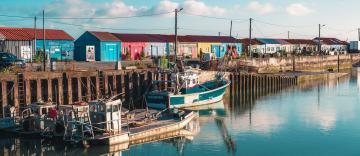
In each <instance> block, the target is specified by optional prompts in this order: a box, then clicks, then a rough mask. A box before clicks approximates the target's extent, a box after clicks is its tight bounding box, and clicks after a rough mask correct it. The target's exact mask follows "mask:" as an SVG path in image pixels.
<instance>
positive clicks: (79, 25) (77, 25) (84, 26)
mask: <svg viewBox="0 0 360 156" xmlns="http://www.w3.org/2000/svg"><path fill="white" fill-rule="evenodd" d="M48 22H52V23H57V24H63V25H70V26H76V27H82V28H97V29H106V30H133V31H144V30H145V31H157V30H172V29H173V28H158V29H156V28H154V29H133V28H108V27H98V26H87V25H81V24H72V23H65V22H57V21H49V20H48Z"/></svg>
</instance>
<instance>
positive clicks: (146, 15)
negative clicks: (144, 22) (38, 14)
mask: <svg viewBox="0 0 360 156" xmlns="http://www.w3.org/2000/svg"><path fill="white" fill-rule="evenodd" d="M170 13H174V11H169V12H162V13H154V14H143V15H133V16H117V17H47V18H46V19H100V20H101V19H103V20H107V19H121V18H140V17H150V16H159V15H166V14H170Z"/></svg>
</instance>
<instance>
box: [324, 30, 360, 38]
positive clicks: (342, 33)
mask: <svg viewBox="0 0 360 156" xmlns="http://www.w3.org/2000/svg"><path fill="white" fill-rule="evenodd" d="M354 31H358V29H352V30H349V31H346V32H341V33H338V34H333V35H330V36H339V35H344V34H348V33H351V32H354Z"/></svg>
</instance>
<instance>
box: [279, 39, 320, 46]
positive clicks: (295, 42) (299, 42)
mask: <svg viewBox="0 0 360 156" xmlns="http://www.w3.org/2000/svg"><path fill="white" fill-rule="evenodd" d="M285 41H286V42H289V43H291V44H308V45H316V43H315V42H314V41H313V40H307V39H285Z"/></svg>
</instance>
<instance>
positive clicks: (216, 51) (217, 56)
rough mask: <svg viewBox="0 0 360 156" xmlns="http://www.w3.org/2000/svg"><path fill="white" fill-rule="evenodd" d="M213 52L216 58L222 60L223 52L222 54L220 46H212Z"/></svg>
mask: <svg viewBox="0 0 360 156" xmlns="http://www.w3.org/2000/svg"><path fill="white" fill-rule="evenodd" d="M211 49H212V50H211V52H212V53H213V54H215V56H216V58H220V57H221V52H220V46H218V45H213V46H211Z"/></svg>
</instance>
